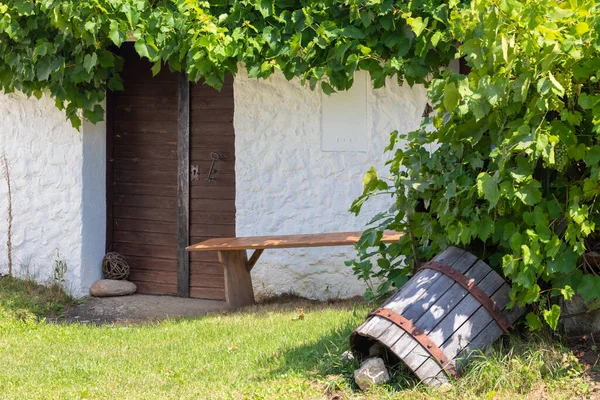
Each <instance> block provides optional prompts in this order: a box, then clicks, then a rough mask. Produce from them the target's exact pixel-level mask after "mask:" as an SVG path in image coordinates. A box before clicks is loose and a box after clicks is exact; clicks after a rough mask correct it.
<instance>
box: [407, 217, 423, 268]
mask: <svg viewBox="0 0 600 400" xmlns="http://www.w3.org/2000/svg"><path fill="white" fill-rule="evenodd" d="M406 219H407V222H408V235H409V237H410V248H411V249H412V253H413V259H414V261H413V271H412V272H413V275H414V274H415V273H416V272H417V269H419V267H420V266H421V265H420V264H419V258H418V257H417V248H416V247H415V235H414V234H413V231H412V221H411V220H410V217H406Z"/></svg>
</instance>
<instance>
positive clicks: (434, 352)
mask: <svg viewBox="0 0 600 400" xmlns="http://www.w3.org/2000/svg"><path fill="white" fill-rule="evenodd" d="M370 315H371V316H377V317H381V318H384V319H387V320H388V321H390V322H391V323H393V324H394V325H396V326H398V327H399V328H400V329H402V330H403V331H405V332H406V333H407V334H409V335H410V336H412V337H413V338H414V339H415V340H416V341H417V342H418V343H419V344H420V345H421V346H422V347H423V349H425V351H427V353H429V355H430V356H431V357H432V358H433V359H434V360H435V361H436V362H437V363H438V364H439V365H440V367H442V369H443V370H444V372H446V374H448V375H449V376H452V377H457V376H458V373H457V372H456V369H455V368H454V365H452V363H451V362H450V361H449V360H448V357H446V355H445V354H444V352H443V351H442V349H440V348H439V347H438V346H437V345H436V344H435V343H434V342H433V340H431V339H430V338H429V336H427V334H426V333H425V332H423V331H422V330H420V329H419V328H417V327H416V326H414V325H413V323H412V322H410V321H409V320H408V319H406V318H404V317H403V316H402V315H400V314H398V313H397V312H395V311H393V310H390V309H388V308H377V309H375V310H373V311H372V312H371V314H370Z"/></svg>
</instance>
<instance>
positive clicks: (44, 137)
mask: <svg viewBox="0 0 600 400" xmlns="http://www.w3.org/2000/svg"><path fill="white" fill-rule="evenodd" d="M82 131H83V132H85V133H86V134H88V135H87V136H86V135H85V134H84V133H82V132H78V131H77V130H75V129H73V127H72V126H71V124H70V123H69V122H68V121H67V120H66V119H65V115H64V113H63V112H61V111H59V110H58V109H56V108H55V106H54V101H53V100H52V99H51V98H49V97H46V96H44V97H42V98H41V99H40V100H37V99H35V98H30V99H27V98H26V97H25V96H24V95H23V94H19V93H16V94H8V95H6V94H2V93H0V154H1V153H2V152H6V157H7V159H8V162H9V168H10V177H11V187H12V206H13V236H12V242H13V257H12V258H13V268H14V274H15V275H16V276H20V277H29V278H34V279H36V280H37V281H39V282H45V281H47V280H48V279H50V278H51V277H52V275H53V271H54V262H55V260H56V259H57V255H56V252H57V250H59V252H60V258H61V259H62V260H63V261H64V262H66V263H67V268H68V269H67V276H66V284H65V286H66V288H67V290H69V291H70V292H71V293H72V294H73V295H76V296H82V295H86V294H87V288H88V287H89V284H90V280H92V279H95V278H96V277H98V276H99V275H100V272H99V271H100V268H99V261H100V260H99V259H98V258H97V257H98V254H99V253H100V249H101V251H103V250H104V233H103V232H104V229H105V216H104V213H105V211H104V209H105V205H104V204H105V200H104V171H105V169H104V154H105V150H104V147H103V146H104V144H103V143H104V132H105V126H104V124H99V125H96V126H95V127H94V126H93V125H91V124H89V123H85V124H84V128H83V130H82ZM88 131H89V132H88ZM84 136H85V140H84ZM84 146H85V147H86V148H87V150H88V151H87V152H86V157H84V154H83V153H84ZM84 167H85V169H84ZM84 173H85V175H86V177H85V183H86V186H84ZM7 198H8V196H7V185H6V182H5V180H4V178H3V177H2V178H1V179H0V273H6V272H7V271H8V255H7V247H6V239H7V231H8V221H7V215H8V209H7V206H8V205H7ZM84 200H85V201H86V207H84V206H83V202H84ZM84 214H85V218H86V224H85V227H84V223H83V221H84ZM84 228H85V229H84ZM84 248H86V249H87V251H86V252H85V254H84ZM82 265H84V268H82Z"/></svg>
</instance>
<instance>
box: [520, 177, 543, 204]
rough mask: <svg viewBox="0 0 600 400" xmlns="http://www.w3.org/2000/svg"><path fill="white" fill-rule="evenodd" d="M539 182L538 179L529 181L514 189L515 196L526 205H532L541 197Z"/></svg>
mask: <svg viewBox="0 0 600 400" xmlns="http://www.w3.org/2000/svg"><path fill="white" fill-rule="evenodd" d="M540 187H541V184H540V183H539V182H538V181H531V182H529V183H528V184H526V185H523V186H521V187H519V188H517V189H516V190H515V196H516V197H517V198H518V199H519V200H521V201H522V202H523V204H526V205H528V206H534V205H536V204H537V203H539V202H540V200H541V199H542V192H541V191H540V189H539V188H540Z"/></svg>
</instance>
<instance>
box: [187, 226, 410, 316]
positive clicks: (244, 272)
mask: <svg viewBox="0 0 600 400" xmlns="http://www.w3.org/2000/svg"><path fill="white" fill-rule="evenodd" d="M361 235H362V232H335V233H315V234H308V235H282V236H253V237H238V238H214V239H208V240H205V241H203V242H200V243H198V244H194V245H191V246H188V247H187V248H186V250H187V251H210V250H212V251H217V252H218V254H219V261H220V262H221V265H222V266H223V269H224V273H225V300H226V301H227V304H228V305H229V307H231V308H238V307H243V306H247V305H251V304H254V291H253V289H252V279H251V277H250V270H252V267H254V264H256V262H257V261H258V258H259V257H260V255H261V254H262V253H263V251H264V250H265V249H289V248H296V247H326V246H352V245H354V244H356V243H358V241H359V240H360V237H361ZM401 237H402V233H399V232H394V231H385V232H384V233H383V236H382V238H381V241H382V242H384V243H392V242H397V241H398V240H400V238H401ZM246 250H254V253H253V254H252V256H251V257H250V259H248V255H247V254H246Z"/></svg>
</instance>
